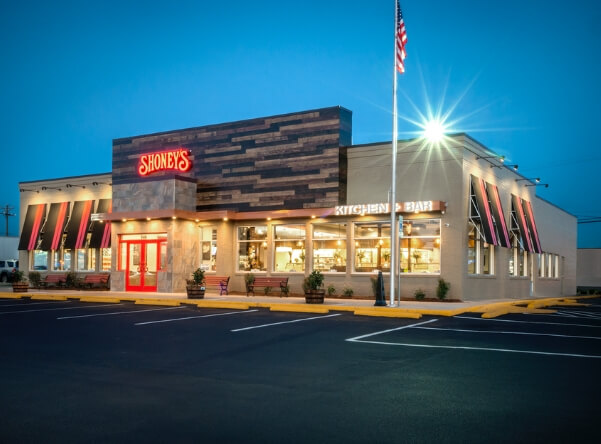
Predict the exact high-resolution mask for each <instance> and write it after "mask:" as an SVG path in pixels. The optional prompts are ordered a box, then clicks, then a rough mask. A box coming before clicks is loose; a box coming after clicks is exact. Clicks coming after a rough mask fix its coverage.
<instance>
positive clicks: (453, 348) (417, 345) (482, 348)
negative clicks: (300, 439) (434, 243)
mask: <svg viewBox="0 0 601 444" xmlns="http://www.w3.org/2000/svg"><path fill="white" fill-rule="evenodd" d="M353 339H355V338H353ZM347 341H350V340H349V339H347ZM352 342H358V343H363V344H377V345H396V346H402V347H417V348H442V349H451V350H477V351H493V352H505V353H524V354H530V355H546V356H563V357H569V358H593V359H600V358H601V356H598V355H583V354H577V353H553V352H542V351H536V350H513V349H509V348H486V347H464V346H455V345H431V344H407V343H403V342H381V341H357V340H354V341H352Z"/></svg>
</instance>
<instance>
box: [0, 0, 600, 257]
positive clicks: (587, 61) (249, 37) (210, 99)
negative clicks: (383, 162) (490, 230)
mask: <svg viewBox="0 0 601 444" xmlns="http://www.w3.org/2000/svg"><path fill="white" fill-rule="evenodd" d="M402 6H403V11H404V16H405V23H406V26H407V33H408V38H409V42H408V45H407V52H408V58H407V60H406V70H407V72H406V74H404V75H403V76H400V77H399V114H400V115H402V116H404V117H407V118H409V119H418V112H417V110H419V111H421V112H422V113H425V112H426V109H427V103H428V101H429V102H431V103H432V104H433V106H434V107H437V106H439V105H440V104H442V107H443V109H444V110H448V109H449V108H453V107H454V108H453V113H452V116H451V120H453V119H456V118H460V119H461V120H460V121H459V122H458V123H457V124H455V125H453V129H454V130H457V131H465V132H467V133H469V134H470V135H471V136H472V137H474V138H475V139H477V140H479V141H480V142H481V143H483V144H484V145H486V146H487V147H488V148H490V149H492V150H494V151H496V152H498V153H500V154H504V155H506V156H507V158H508V160H509V161H510V162H511V163H518V164H519V165H520V172H521V173H522V174H523V175H525V176H526V177H537V176H540V177H541V178H542V181H543V182H545V183H549V184H550V186H549V188H541V187H539V188H538V189H537V191H538V193H539V195H540V196H542V197H543V198H545V199H547V200H549V201H551V202H552V203H554V204H556V205H557V206H559V207H561V208H563V209H565V210H566V211H568V212H570V213H572V214H574V215H576V216H579V217H584V216H601V205H600V204H601V198H599V196H598V192H597V189H598V185H597V182H598V175H599V165H600V161H601V150H600V149H599V147H598V146H597V145H598V142H597V140H598V131H599V127H600V123H601V112H600V103H601V88H600V87H599V82H600V79H601V63H600V62H599V54H601V31H599V23H601V13H600V10H601V8H600V6H599V3H598V2H593V1H583V0H574V1H572V2H568V3H566V2H559V1H555V0H551V1H542V0H521V1H517V0H509V1H504V2H489V1H482V0H454V1H448V0H432V1H426V0H405V1H403V2H402ZM393 24H394V1H393V0H372V1H358V0H357V1H352V0H350V1H349V0H347V1H341V0H327V1H324V0H319V1H313V0H307V1H299V2H284V1H281V0H280V1H260V0H257V1H255V2H249V1H237V0H233V1H228V2H216V1H207V2H205V1H177V0H172V1H169V2H163V1H152V0H151V1H127V0H121V1H97V2H94V1H91V2H82V1H72V2H67V1H61V0H58V1H55V2H47V1H44V2H32V1H27V0H22V1H19V2H16V1H14V2H2V3H1V5H0V42H1V45H2V69H1V70H0V98H1V104H2V106H1V109H0V122H1V125H2V159H3V163H4V168H3V173H2V175H1V179H0V185H1V190H2V192H1V194H0V205H5V204H10V205H12V206H15V207H17V206H18V199H19V192H18V182H19V181H28V180H38V179H46V178H56V177H63V176H71V175H82V174H92V173H104V172H109V171H110V170H111V141H112V139H114V138H119V137H125V136H132V135H138V134H145V133H151V132H157V131H165V130H171V129H178V128H186V127H191V126H200V125H206V124H212V123H220V122H229V121H234V120H239V119H246V118H252V117H260V116H268V115H272V114H279V113H287V112H293V111H300V110H304V109H312V108H318V107H324V106H332V105H342V106H344V107H346V108H349V109H350V110H352V111H353V128H354V131H353V133H354V139H353V142H354V143H368V142H378V141H384V140H390V138H391V131H392V119H391V102H392V63H393V53H392V51H393V44H394V41H393V32H394V29H393ZM443 98H444V99H443ZM410 103H413V104H415V108H414V107H413V106H411V105H410ZM455 105H456V106H455ZM416 108H417V110H416ZM416 130H417V128H416V126H415V125H414V124H413V123H410V122H408V121H406V120H403V119H400V123H399V131H400V134H399V136H400V138H410V137H414V136H415V135H416V133H415V131H416ZM11 155H14V157H11ZM432 198H433V199H435V198H436V196H432ZM0 227H1V228H2V232H3V231H4V223H3V221H1V222H0ZM579 228H580V230H579V246H582V247H601V224H598V223H597V224H587V225H580V227H579ZM10 232H11V234H14V235H16V234H17V233H18V227H17V218H16V217H14V218H12V220H11V224H10Z"/></svg>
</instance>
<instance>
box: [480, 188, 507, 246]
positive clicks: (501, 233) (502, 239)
mask: <svg viewBox="0 0 601 444" xmlns="http://www.w3.org/2000/svg"><path fill="white" fill-rule="evenodd" d="M486 189H487V191H488V195H489V197H490V203H491V207H492V212H493V216H494V218H495V221H494V222H495V228H496V229H497V240H498V241H499V245H500V246H502V247H505V248H511V241H510V240H509V230H508V229H507V223H506V222H505V213H504V212H503V205H501V199H500V198H499V189H498V188H497V186H496V185H493V184H491V183H487V184H486Z"/></svg>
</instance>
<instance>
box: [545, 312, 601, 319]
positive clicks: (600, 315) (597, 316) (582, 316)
mask: <svg viewBox="0 0 601 444" xmlns="http://www.w3.org/2000/svg"><path fill="white" fill-rule="evenodd" d="M555 314H556V315H557V316H564V317H570V318H580V319H585V318H590V319H599V320H601V313H598V312H593V313H590V312H586V311H579V310H569V311H568V310H557V312H556V313H555Z"/></svg>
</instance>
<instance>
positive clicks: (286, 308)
mask: <svg viewBox="0 0 601 444" xmlns="http://www.w3.org/2000/svg"><path fill="white" fill-rule="evenodd" d="M599 297H600V296H599V295H582V296H580V295H578V296H570V297H561V298H560V297H558V298H541V299H523V300H510V301H501V302H491V303H483V304H481V305H474V306H471V307H461V308H453V309H431V308H427V307H423V308H422V307H419V308H416V307H407V308H402V307H396V308H395V307H375V306H365V305H354V304H353V305H350V304H349V305H338V304H334V303H327V304H323V305H322V304H316V305H313V304H304V303H292V302H291V303H288V302H280V300H279V299H278V300H276V301H274V302H264V301H257V302H253V301H251V300H249V301H248V302H247V301H231V300H230V301H227V300H218V299H188V298H181V297H178V298H165V297H157V298H145V297H139V296H121V295H119V296H116V297H115V296H109V295H108V294H107V296H104V295H89V296H87V295H79V294H77V293H71V294H64V293H63V294H61V293H56V294H48V293H4V292H0V299H23V298H30V299H32V300H46V301H65V300H68V299H74V300H79V301H80V302H94V303H107V304H108V303H113V304H115V303H120V302H132V303H134V304H136V305H158V306H167V307H178V306H180V305H182V304H183V305H191V306H196V307H197V308H215V309H226V310H248V309H250V308H265V309H269V310H271V311H274V312H278V311H279V312H293V313H317V314H327V313H329V312H331V311H343V312H344V311H346V312H352V313H353V314H354V315H356V316H373V317H386V318H410V319H420V318H421V317H422V316H457V315H461V314H463V313H482V318H487V319H490V318H496V317H498V316H503V315H505V314H510V313H532V314H537V313H538V314H551V313H555V312H556V310H553V309H546V308H544V307H549V306H557V305H562V306H586V305H589V304H583V303H581V302H578V301H579V300H581V299H593V298H599Z"/></svg>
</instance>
